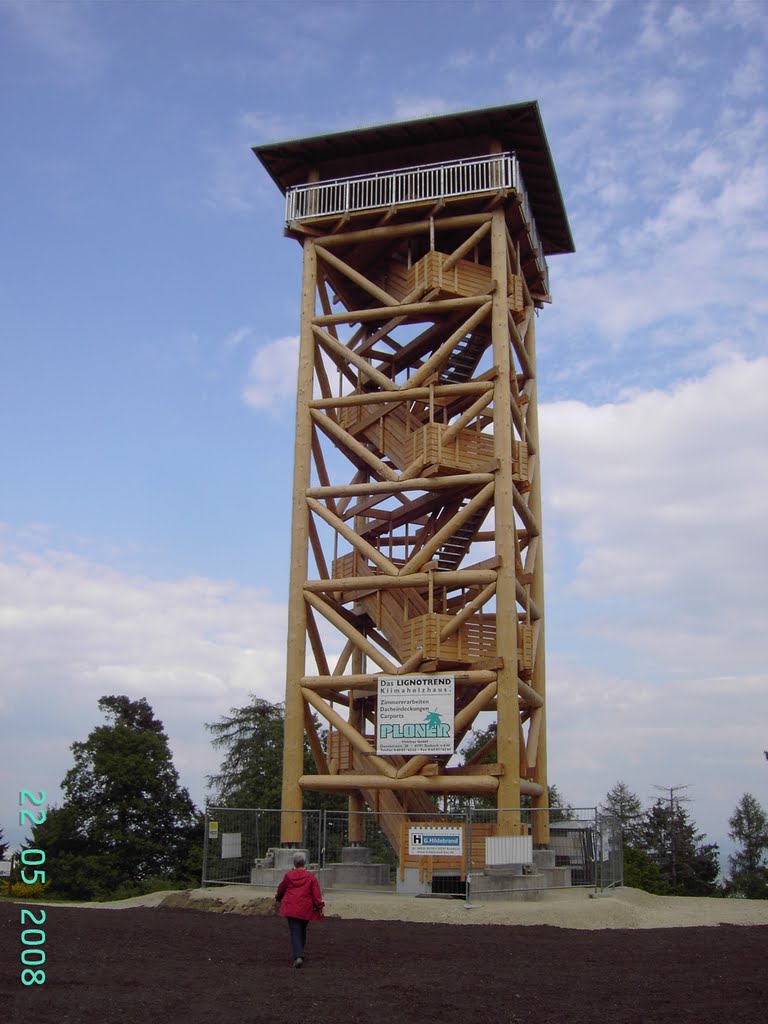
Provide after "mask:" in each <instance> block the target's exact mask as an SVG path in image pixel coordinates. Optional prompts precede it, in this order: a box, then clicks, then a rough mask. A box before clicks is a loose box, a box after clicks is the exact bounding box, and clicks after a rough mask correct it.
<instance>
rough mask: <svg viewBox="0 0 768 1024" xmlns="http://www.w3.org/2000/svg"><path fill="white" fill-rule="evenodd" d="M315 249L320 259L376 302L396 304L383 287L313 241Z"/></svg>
mask: <svg viewBox="0 0 768 1024" xmlns="http://www.w3.org/2000/svg"><path fill="white" fill-rule="evenodd" d="M315 251H316V252H317V254H318V256H319V257H320V259H322V260H323V261H324V262H325V263H328V264H329V265H330V266H332V267H333V268H334V269H335V270H338V271H339V273H340V274H343V275H344V276H345V277H346V278H348V279H349V280H350V281H352V283H353V284H356V285H357V286H358V288H362V290H363V291H365V292H368V294H369V295H371V296H373V298H374V299H376V300H377V301H378V302H380V303H382V304H383V305H385V306H397V305H399V302H398V300H397V299H394V298H392V296H391V295H390V294H389V292H385V291H384V289H383V288H379V287H378V285H375V284H374V283H373V281H369V280H368V278H367V277H365V276H364V275H363V274H361V273H360V272H359V271H358V270H355V269H354V267H350V265H349V264H348V263H345V262H344V260H341V259H339V257H338V256H336V255H335V254H334V253H332V252H329V251H328V249H326V248H325V247H324V246H322V245H318V244H317V243H315Z"/></svg>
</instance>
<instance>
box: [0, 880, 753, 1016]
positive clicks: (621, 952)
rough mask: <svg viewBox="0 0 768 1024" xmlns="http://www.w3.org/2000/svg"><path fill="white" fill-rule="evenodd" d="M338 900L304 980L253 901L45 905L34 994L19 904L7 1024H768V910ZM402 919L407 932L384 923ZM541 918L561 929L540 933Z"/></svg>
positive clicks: (624, 900) (7, 911)
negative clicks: (25, 967)
mask: <svg viewBox="0 0 768 1024" xmlns="http://www.w3.org/2000/svg"><path fill="white" fill-rule="evenodd" d="M331 896H332V898H329V897H331ZM326 899H327V904H328V910H329V913H330V916H329V917H328V918H327V919H326V920H325V921H322V922H316V923H313V924H311V925H310V929H309V936H308V944H307V960H306V963H305V966H304V967H303V968H302V969H301V970H294V969H293V968H292V967H291V957H290V948H289V943H288V931H287V927H286V924H285V921H284V920H283V919H281V918H279V917H275V916H272V915H271V913H269V911H270V910H271V901H270V900H266V899H258V898H256V899H254V897H253V890H250V891H249V892H248V893H241V894H239V895H238V894H236V893H235V894H234V895H233V893H232V892H231V891H228V892H227V893H223V892H221V891H220V890H219V891H217V892H215V893H211V891H210V890H205V891H199V890H198V891H196V892H194V893H191V894H175V895H174V896H172V897H167V896H165V897H164V896H162V895H156V896H154V897H150V898H147V899H145V900H143V901H141V902H143V903H145V904H147V903H148V904H150V905H144V906H136V905H135V904H136V903H137V902H139V901H126V902H127V903H128V904H129V905H128V906H126V904H125V903H124V904H122V905H120V911H119V912H118V913H114V912H110V910H109V909H106V908H98V909H95V908H89V909H82V908H77V907H64V906H46V907H45V908H44V909H45V911H46V921H45V923H44V925H43V928H44V930H45V933H46V940H45V950H46V956H47V960H46V964H45V971H46V979H45V982H44V984H43V985H41V986H32V987H30V988H25V987H24V986H23V985H22V984H21V981H20V979H19V971H20V969H21V964H20V961H19V954H20V951H21V948H22V946H21V941H20V934H21V927H22V926H21V924H20V911H21V905H19V904H11V903H3V904H0V1021H3V1022H6V1021H7V1022H19V1024H21V1022H22V1021H23V1022H25V1024H54V1022H55V1024H118V1022H120V1024H140V1022H141V1024H143V1022H152V1024H155V1022H158V1024H203V1022H206V1024H209V1022H215V1024H234V1022H237V1024H283V1022H286V1024H288V1022H289V1021H290V1022H291V1024H296V1022H297V1021H298V1022H306V1024H363V1022H365V1024H370V1022H372V1021H377V1020H383V1021H396V1022H398V1024H416V1022H418V1024H425V1022H432V1021H435V1022H446V1024H454V1022H455V1024H459V1022H461V1024H474V1022H482V1024H516V1022H522V1021H525V1022H526V1024H528V1022H534V1021H535V1022H536V1024H550V1022H552V1024H554V1022H557V1024H597V1022H599V1024H603V1022H611V1024H629V1022H632V1024H636V1022H640V1021H642V1022H644V1024H646V1022H648V1024H651V1022H653V1024H655V1022H662V1021H670V1022H671V1021H675V1022H677V1021H682V1022H685V1021H695V1022H696V1024H710V1022H711V1024H715V1022H717V1024H722V1021H723V1019H726V1020H727V1021H728V1022H729V1024H757V1022H761V1024H762V1022H764V1021H765V1020H766V1018H767V1017H768V971H766V969H765V962H766V949H768V906H766V905H765V904H761V903H757V901H734V900H693V901H687V900H676V899H672V900H670V899H665V900H659V899H658V898H657V897H649V896H647V895H646V894H644V893H637V892H635V890H621V891H620V892H619V893H616V894H614V895H613V896H609V897H606V898H603V899H594V900H590V899H589V898H588V894H585V893H577V894H571V893H568V894H563V895H562V897H561V898H558V894H551V895H548V896H547V898H546V899H545V900H544V901H542V902H541V903H537V904H524V903H518V904H509V903H507V904H503V905H501V904H492V905H484V906H478V907H475V908H473V909H466V908H465V907H464V905H463V903H461V902H460V901H448V900H419V899H414V898H398V897H383V896H382V897H380V898H378V899H376V898H373V897H366V898H363V897H362V896H361V895H359V894H358V895H355V896H351V895H347V896H337V895H336V894H331V893H327V894H326ZM130 904H133V905H130ZM153 904H154V905H153ZM26 906H28V907H29V906H31V905H30V904H27V905H26ZM114 906H115V905H113V907H114ZM198 908H205V909H198ZM697 908H698V909H697ZM211 909H216V910H219V911H225V912H223V913H221V912H220V913H208V912H206V911H207V910H211ZM355 915H357V916H355ZM388 915H390V916H392V917H399V918H400V919H382V918H384V917H387V916H388ZM413 917H420V918H422V920H409V919H408V918H413ZM366 918H367V919H366ZM424 918H426V920H424ZM542 919H543V920H548V921H549V923H547V924H541V923H536V922H537V921H538V920H542ZM691 919H693V921H695V922H696V923H694V924H693V925H691ZM728 920H730V921H732V922H733V923H727V924H723V923H720V924H718V923H716V922H717V921H728ZM558 921H559V922H560V924H558V923H557V922H558ZM655 921H660V922H661V923H662V926H659V925H658V924H655V923H654V922H655ZM737 921H740V922H742V923H740V924H738V923H735V922H737ZM24 927H29V924H26V925H25V926H24Z"/></svg>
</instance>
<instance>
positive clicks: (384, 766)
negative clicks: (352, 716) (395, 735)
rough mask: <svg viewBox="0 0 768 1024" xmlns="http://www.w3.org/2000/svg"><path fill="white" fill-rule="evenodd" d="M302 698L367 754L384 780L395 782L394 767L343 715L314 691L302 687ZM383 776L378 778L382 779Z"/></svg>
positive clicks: (362, 752)
mask: <svg viewBox="0 0 768 1024" xmlns="http://www.w3.org/2000/svg"><path fill="white" fill-rule="evenodd" d="M301 693H302V696H303V697H304V700H305V701H306V702H307V704H311V705H312V707H313V708H314V709H315V711H317V713H318V714H319V715H321V716H322V717H323V718H324V719H325V720H326V722H328V724H329V725H332V726H333V727H334V729H336V730H337V731H338V732H340V733H341V735H342V736H344V738H345V739H347V740H348V741H349V743H350V745H351V746H353V747H354V748H355V750H357V751H359V752H360V753H361V754H365V756H366V757H367V758H368V761H369V763H370V764H371V765H372V766H375V767H376V768H377V769H378V770H379V771H380V772H381V773H382V776H383V777H384V778H387V779H390V780H393V779H394V776H395V769H394V767H393V766H392V765H391V764H390V763H389V762H388V761H385V760H384V758H383V757H379V756H378V755H377V754H376V751H375V750H374V748H373V747H372V746H371V744H370V743H369V742H368V740H367V739H366V738H365V737H364V736H361V735H360V733H359V732H358V731H357V729H353V728H352V726H351V725H350V724H349V722H347V721H345V720H344V719H343V718H342V717H341V715H339V714H338V713H337V712H336V711H334V710H333V708H332V707H331V706H330V705H329V704H326V702H325V701H324V700H323V698H322V697H318V695H317V694H316V693H313V691H312V690H308V689H307V688H306V687H302V690H301ZM382 776H377V778H381V777H382Z"/></svg>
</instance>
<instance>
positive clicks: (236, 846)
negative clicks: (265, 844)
mask: <svg viewBox="0 0 768 1024" xmlns="http://www.w3.org/2000/svg"><path fill="white" fill-rule="evenodd" d="M225 857H242V853H241V842H240V833H239V832H222V833H221V859H222V860H224V859H225Z"/></svg>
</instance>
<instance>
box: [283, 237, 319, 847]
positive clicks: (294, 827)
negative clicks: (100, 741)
mask: <svg viewBox="0 0 768 1024" xmlns="http://www.w3.org/2000/svg"><path fill="white" fill-rule="evenodd" d="M317 277H318V275H317V256H316V254H315V247H314V244H313V242H312V240H311V239H310V238H306V239H305V240H304V265H303V275H302V293H301V294H302V298H301V327H300V340H299V371H298V382H297V392H296V432H295V444H294V463H293V503H292V520H291V572H290V582H289V590H288V593H289V599H288V642H287V659H286V675H285V724H284V743H283V780H282V806H283V807H286V808H290V809H291V811H292V813H289V814H282V815H281V816H280V818H281V825H280V837H281V842H283V843H291V842H297V843H300V842H301V840H302V834H303V821H302V815H301V808H302V800H303V798H302V790H301V787H300V784H299V777H300V775H301V774H302V773H303V771H304V702H303V700H302V698H301V690H300V684H299V679H300V678H301V676H302V675H303V674H304V672H305V671H306V668H305V664H304V661H305V656H306V646H307V632H306V630H307V608H306V603H305V600H304V594H303V590H302V587H303V583H304V580H305V579H306V578H307V575H308V572H307V569H308V563H309V543H308V539H309V509H308V508H307V503H306V498H305V496H304V495H305V493H306V490H307V487H308V486H309V483H310V472H311V450H312V420H311V418H310V410H309V409H308V407H307V403H308V402H309V401H310V400H311V398H312V385H313V382H314V375H315V374H314V363H315V358H314V348H315V341H314V334H313V332H312V328H311V320H312V317H313V316H314V314H315V303H316V301H317V299H316V296H317Z"/></svg>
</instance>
